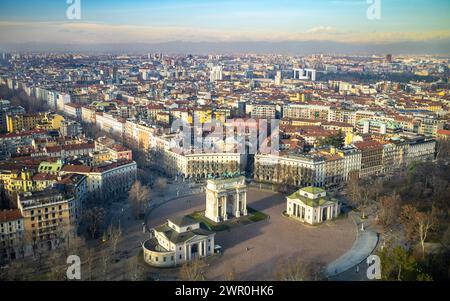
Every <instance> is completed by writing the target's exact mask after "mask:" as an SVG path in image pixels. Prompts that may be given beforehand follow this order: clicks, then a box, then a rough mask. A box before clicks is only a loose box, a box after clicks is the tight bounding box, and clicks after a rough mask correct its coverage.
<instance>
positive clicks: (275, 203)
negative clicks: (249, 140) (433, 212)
mask: <svg viewBox="0 0 450 301" xmlns="http://www.w3.org/2000/svg"><path fill="white" fill-rule="evenodd" d="M247 198H248V204H247V205H248V206H249V207H251V208H253V209H256V210H258V211H261V212H263V213H265V214H267V215H268V216H269V218H268V219H266V220H264V221H260V222H256V223H251V224H248V225H242V226H239V227H233V228H232V229H230V230H228V231H221V232H217V235H216V244H219V245H221V246H222V247H223V253H222V254H221V255H219V256H215V257H214V258H211V259H210V260H208V264H209V268H208V271H207V275H206V276H207V279H208V280H223V279H224V275H225V274H228V273H230V271H232V272H233V274H234V275H235V278H236V280H275V279H276V272H277V269H278V267H279V264H280V263H283V262H284V261H285V260H288V259H290V260H297V259H299V260H300V261H301V262H304V263H308V262H314V263H320V264H323V265H326V264H328V263H331V262H333V261H334V260H336V259H338V258H339V257H340V256H342V255H343V254H344V253H346V251H348V250H349V249H350V248H351V247H352V245H353V243H354V241H355V238H356V231H355V224H354V223H353V221H352V220H351V219H350V218H347V217H341V218H339V219H337V220H335V221H329V222H328V223H326V224H324V225H321V226H307V225H303V224H300V223H299V222H296V221H294V220H292V219H289V218H287V217H285V216H283V214H282V213H283V211H285V210H286V198H285V196H284V195H282V194H279V193H274V192H270V191H266V190H257V189H249V191H248V194H247ZM204 208H205V195H204V194H198V195H194V196H189V197H183V198H179V199H175V200H173V201H170V202H168V203H166V204H164V205H162V206H160V207H158V208H156V209H154V210H153V211H152V212H151V213H150V215H149V216H148V219H147V225H148V227H150V228H152V227H155V226H158V225H160V224H162V223H164V222H165V221H166V219H167V218H171V217H176V216H180V215H188V214H192V213H193V212H196V211H201V210H204ZM175 270H176V269H175ZM175 270H159V271H158V273H159V274H160V279H161V280H165V279H173V277H174V276H175Z"/></svg>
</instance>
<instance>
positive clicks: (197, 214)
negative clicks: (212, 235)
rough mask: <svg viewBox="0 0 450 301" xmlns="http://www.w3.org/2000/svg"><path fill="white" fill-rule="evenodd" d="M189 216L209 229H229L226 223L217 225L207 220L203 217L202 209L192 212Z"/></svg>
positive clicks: (220, 230) (218, 230) (215, 230)
mask: <svg viewBox="0 0 450 301" xmlns="http://www.w3.org/2000/svg"><path fill="white" fill-rule="evenodd" d="M189 216H190V217H192V218H193V219H195V220H196V221H197V222H199V223H200V224H202V225H203V226H204V227H205V228H206V229H208V230H209V231H214V232H222V231H227V230H229V229H230V227H229V226H228V225H225V224H220V225H218V224H216V223H214V222H213V221H211V220H209V219H208V218H206V217H205V215H204V212H203V211H197V212H194V213H192V214H191V215H189Z"/></svg>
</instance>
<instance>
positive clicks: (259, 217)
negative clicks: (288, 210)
mask: <svg viewBox="0 0 450 301" xmlns="http://www.w3.org/2000/svg"><path fill="white" fill-rule="evenodd" d="M247 211H248V213H249V215H250V216H249V218H248V219H249V220H250V221H252V222H254V223H257V222H260V221H263V220H266V219H267V218H268V217H269V216H268V215H267V214H265V213H263V212H261V211H258V210H255V209H253V208H250V207H248V208H247Z"/></svg>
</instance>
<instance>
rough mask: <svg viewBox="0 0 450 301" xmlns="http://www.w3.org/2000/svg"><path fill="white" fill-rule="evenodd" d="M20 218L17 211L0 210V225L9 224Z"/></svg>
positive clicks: (19, 213) (20, 214) (20, 215)
mask: <svg viewBox="0 0 450 301" xmlns="http://www.w3.org/2000/svg"><path fill="white" fill-rule="evenodd" d="M21 218H22V213H21V212H20V210H19V209H13V210H0V223H5V222H11V221H14V220H18V219H21Z"/></svg>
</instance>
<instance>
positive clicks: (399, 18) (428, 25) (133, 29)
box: [0, 0, 450, 45]
mask: <svg viewBox="0 0 450 301" xmlns="http://www.w3.org/2000/svg"><path fill="white" fill-rule="evenodd" d="M72 1H77V0H39V1H32V0H1V1H0V45H1V44H2V43H3V44H10V43H29V42H39V43H68V44H72V43H83V44H96V43H97V44H100V43H160V42H168V41H189V42H236V41H240V42H242V41H274V42H277V41H309V40H327V41H328V40H329V41H339V42H353V43H355V42H356V43H369V42H370V43H389V42H398V41H429V40H449V39H450V0H127V1H122V0H80V2H81V4H80V8H81V9H80V12H81V18H80V19H79V20H70V19H68V18H67V14H66V11H67V9H68V8H69V6H70V4H68V3H67V2H72ZM373 1H380V3H381V10H380V14H379V15H380V19H375V20H374V19H370V18H368V15H367V10H368V8H369V6H370V5H371V4H368V3H367V2H373Z"/></svg>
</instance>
